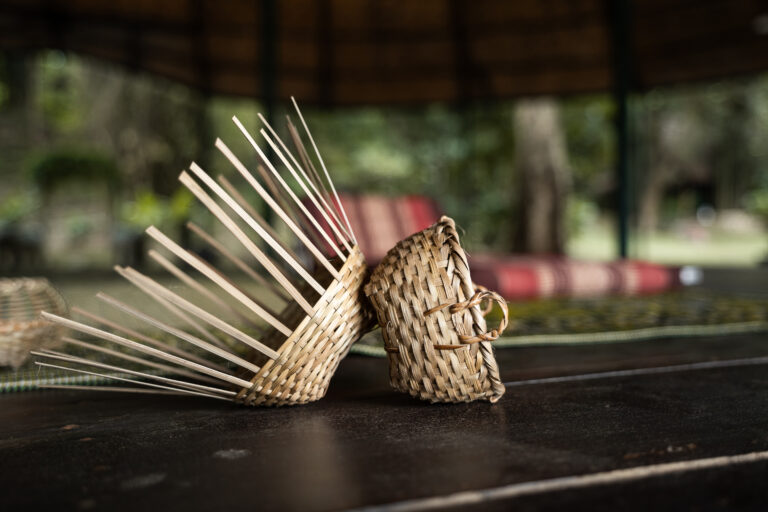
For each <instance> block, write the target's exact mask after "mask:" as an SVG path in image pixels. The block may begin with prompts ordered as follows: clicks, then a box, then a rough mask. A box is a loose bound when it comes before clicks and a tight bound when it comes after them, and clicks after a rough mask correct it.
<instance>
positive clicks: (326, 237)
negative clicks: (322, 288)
mask: <svg viewBox="0 0 768 512" xmlns="http://www.w3.org/2000/svg"><path fill="white" fill-rule="evenodd" d="M232 120H233V121H234V123H235V124H236V125H237V127H238V128H239V129H240V131H241V132H242V133H243V135H244V136H245V138H246V139H248V142H250V143H251V146H253V148H254V149H255V150H256V151H257V152H259V153H260V148H259V147H258V145H257V144H256V141H255V140H254V138H253V137H252V136H251V134H250V132H249V131H248V130H246V129H245V126H243V124H242V123H241V122H240V120H239V119H238V118H237V117H232ZM261 134H262V135H263V136H264V139H265V140H266V141H267V143H268V144H269V145H270V147H271V148H272V149H273V151H275V154H277V155H278V156H279V157H280V159H281V160H282V161H283V163H284V164H285V165H286V167H288V169H289V171H290V172H291V174H292V175H293V177H294V179H295V180H296V181H297V182H298V183H299V185H300V186H301V188H302V190H304V193H305V194H307V197H309V198H310V200H311V201H312V202H313V203H314V204H315V205H316V207H317V211H318V213H321V214H323V215H324V217H325V218H328V217H327V214H326V213H325V211H324V210H323V209H322V208H321V207H320V205H319V204H318V203H317V200H316V199H315V197H314V195H312V193H311V192H310V191H309V190H308V189H307V187H306V186H305V185H304V181H303V180H302V179H301V178H299V176H298V174H296V171H294V170H293V167H291V165H290V164H289V163H288V161H287V160H286V159H285V157H284V156H283V153H282V152H281V151H280V149H279V148H278V147H277V145H276V144H275V143H274V141H272V139H271V138H270V137H269V135H267V133H266V132H265V131H264V130H262V131H261ZM265 163H266V164H267V166H268V167H269V169H270V171H271V172H272V174H273V175H274V177H275V179H276V180H277V181H278V183H280V185H281V186H282V187H283V190H285V192H286V193H287V194H288V196H289V197H290V198H291V199H292V200H293V202H294V204H295V205H296V206H297V207H298V208H299V210H300V211H301V212H302V213H303V214H304V216H305V217H306V218H307V219H308V220H309V221H310V223H311V224H312V225H313V226H314V227H315V229H316V230H317V232H318V233H319V234H320V235H321V236H322V237H323V239H324V240H325V242H326V243H327V244H328V245H329V246H330V247H331V248H332V249H333V250H334V251H335V252H336V255H337V256H338V257H339V258H341V259H342V260H344V259H345V257H344V255H343V254H342V252H341V251H340V250H339V248H338V242H336V241H334V240H332V239H331V237H330V236H329V235H328V233H327V232H326V231H325V229H323V228H322V226H320V223H319V222H318V221H317V219H316V218H315V217H314V215H312V213H310V211H309V210H307V207H306V206H305V205H304V203H303V202H302V201H301V200H300V199H299V198H298V197H297V196H296V194H295V193H294V192H293V190H291V187H289V186H288V184H287V183H286V182H285V180H284V179H283V177H282V176H280V174H279V173H278V172H277V170H276V169H275V167H274V166H273V165H272V164H271V163H270V162H265ZM339 240H340V241H341V242H343V244H344V245H345V246H346V247H347V249H349V246H348V245H346V240H344V238H343V237H342V236H341V235H339ZM349 250H351V249H349Z"/></svg>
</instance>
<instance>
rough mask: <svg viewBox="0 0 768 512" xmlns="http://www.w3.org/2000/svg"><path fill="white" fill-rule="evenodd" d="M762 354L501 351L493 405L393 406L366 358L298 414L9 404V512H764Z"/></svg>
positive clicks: (767, 445)
mask: <svg viewBox="0 0 768 512" xmlns="http://www.w3.org/2000/svg"><path fill="white" fill-rule="evenodd" d="M766 338H768V335H766V334H753V335H741V336H731V337H714V338H697V339H671V340H669V339H668V340H656V341H643V342H633V343H621V344H603V345H582V346H573V347H562V346H561V347H538V348H517V349H505V350H500V351H498V359H499V364H500V367H501V368H502V377H503V378H504V380H505V382H507V383H508V389H507V394H506V395H505V396H504V398H503V399H502V400H501V401H500V402H499V403H498V404H496V405H489V404H487V403H472V404H461V405H429V404H426V403H422V402H420V401H417V400H414V399H411V398H409V397H408V396H405V395H401V394H397V393H395V392H394V391H392V390H391V389H390V388H389V385H388V382H387V361H386V360H384V359H374V358H366V357H362V356H351V357H349V358H347V359H346V360H345V361H343V362H342V364H341V366H340V368H339V371H338V373H337V375H336V377H335V378H334V380H333V382H332V385H331V388H330V391H329V393H328V396H327V397H326V398H325V399H323V400H321V401H319V402H317V403H314V404H310V405H306V406H299V407H286V408H271V409H270V408H266V409H265V408H246V407H240V406H235V405H232V404H229V403H224V402H218V401H215V400H206V399H201V398H194V397H190V398H187V397H169V396H168V397H165V396H143V395H129V394H116V393H105V392H96V391H45V392H43V391H41V392H29V393H24V394H10V395H4V396H0V460H1V461H2V464H0V482H2V490H3V492H1V493H0V509H2V510H13V509H17V508H25V509H29V508H33V507H34V508H35V509H39V508H42V507H57V508H63V509H67V510H88V509H109V510H145V509H149V510H168V509H171V510H175V509H184V510H186V511H191V510H339V509H354V508H360V507H382V508H383V509H384V510H445V509H454V508H455V509H464V508H472V509H474V508H480V509H483V510H488V509H491V510H494V509H499V510H507V509H509V508H511V507H515V508H516V509H519V510H532V509H536V510H550V509H551V510H559V509H562V508H564V507H567V508H569V509H590V510H593V509H595V508H601V509H617V508H620V509H624V510H627V509H628V510H641V509H642V510H646V509H648V508H650V507H654V508H659V509H675V510H680V509H683V510H686V509H696V510H702V509H703V510H708V509H721V508H730V507H738V508H756V509H763V510H764V509H765V508H766V507H768V486H766V485H765V482H766V479H768V458H766V457H768V456H766V450H768V371H767V370H768V357H766V356H768V343H767V342H768V339H766ZM704 362H706V364H703V365H702V364H700V363H704ZM670 367H671V368H670ZM657 368H665V369H664V370H657ZM633 370H637V371H633ZM600 372H613V373H607V374H600ZM585 375H586V376H585ZM745 454H746V455H745ZM726 456H737V457H735V458H727V457H726ZM615 470H618V471H615Z"/></svg>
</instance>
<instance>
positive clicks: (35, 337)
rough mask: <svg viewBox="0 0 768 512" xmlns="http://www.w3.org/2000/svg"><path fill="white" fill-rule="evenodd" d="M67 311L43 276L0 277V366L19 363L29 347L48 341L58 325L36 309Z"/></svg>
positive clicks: (58, 331)
mask: <svg viewBox="0 0 768 512" xmlns="http://www.w3.org/2000/svg"><path fill="white" fill-rule="evenodd" d="M42 310H47V311H53V312H55V313H57V314H59V315H63V314H66V313H67V304H66V302H64V299H63V298H62V296H61V295H60V294H59V292H57V291H56V289H55V288H54V287H53V286H51V283H49V282H48V280H47V279H44V278H31V277H25V278H18V279H0V366H4V365H10V366H14V367H18V366H20V365H21V364H22V363H23V362H24V360H25V359H26V358H27V356H28V355H29V351H30V350H34V349H36V348H39V347H40V346H42V345H43V344H48V345H51V344H53V343H55V341H56V340H57V338H59V337H60V336H61V333H62V330H63V329H62V328H61V327H60V326H57V325H55V324H52V323H51V322H47V321H45V320H42V319H41V318H40V311H42Z"/></svg>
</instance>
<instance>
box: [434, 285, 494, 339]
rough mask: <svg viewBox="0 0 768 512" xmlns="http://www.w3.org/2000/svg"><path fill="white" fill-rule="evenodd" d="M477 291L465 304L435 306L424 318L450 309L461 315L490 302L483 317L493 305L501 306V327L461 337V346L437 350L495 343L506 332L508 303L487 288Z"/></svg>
mask: <svg viewBox="0 0 768 512" xmlns="http://www.w3.org/2000/svg"><path fill="white" fill-rule="evenodd" d="M476 289H477V291H476V292H475V294H474V295H472V297H470V298H469V299H468V300H465V301H463V302H456V303H454V304H439V305H437V306H435V307H434V308H431V309H429V310H427V311H426V312H425V313H424V316H429V315H431V314H434V313H437V312H438V311H442V310H443V309H445V308H448V311H449V312H450V313H451V314H456V313H460V312H462V311H465V310H467V309H470V308H473V307H475V306H479V305H481V304H482V303H483V302H484V301H488V303H487V305H486V306H485V307H484V308H482V311H483V316H485V315H487V314H488V313H489V312H490V311H491V310H492V309H493V303H494V302H495V303H496V304H498V305H499V307H500V308H501V312H502V315H503V316H502V318H501V322H499V326H498V327H497V328H495V329H491V330H490V331H488V332H484V333H479V334H476V335H475V336H465V335H463V334H460V335H459V340H461V344H460V345H434V347H435V348H436V349H437V350H456V349H459V348H461V347H463V346H465V345H470V344H472V343H479V342H481V341H495V340H496V339H498V337H499V336H500V335H501V333H503V332H504V329H506V327H507V324H508V323H509V309H508V308H507V302H506V301H505V300H504V298H502V296H501V295H499V294H498V293H496V292H492V291H490V290H488V289H486V288H485V287H481V286H477V287H476Z"/></svg>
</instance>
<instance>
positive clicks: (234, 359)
mask: <svg viewBox="0 0 768 512" xmlns="http://www.w3.org/2000/svg"><path fill="white" fill-rule="evenodd" d="M96 297H97V298H98V299H100V300H103V301H104V302H106V303H107V304H109V305H111V306H113V307H116V308H117V309H119V310H121V311H123V312H125V313H127V314H129V315H131V316H132V317H134V318H138V319H139V320H141V321H143V322H146V323H148V324H149V325H152V326H154V327H157V328H158V329H160V330H161V331H164V332H167V333H168V334H172V335H173V336H176V337H177V338H179V339H182V340H184V341H186V342H188V343H191V344H193V345H195V346H196V347H199V348H202V349H203V350H205V351H207V352H210V353H211V354H214V355H217V356H219V357H221V358H222V359H225V360H227V361H229V362H230V363H234V364H236V365H238V366H240V367H242V368H245V369H247V370H250V371H252V372H253V373H258V371H259V369H260V368H259V367H258V366H256V365H255V364H253V363H250V362H248V361H246V360H245V359H243V358H242V357H238V356H236V355H235V354H233V353H232V352H229V351H228V350H225V349H222V348H220V347H217V346H215V345H211V344H210V343H206V342H205V341H203V340H201V339H200V338H197V337H195V336H192V335H191V334H189V333H187V332H185V331H182V330H181V329H176V328H175V327H171V326H170V325H168V324H166V323H163V322H161V321H160V320H158V319H156V318H154V317H152V316H150V315H147V314H145V313H142V312H141V311H139V310H137V309H134V308H132V307H130V306H129V305H127V304H125V303H124V302H121V301H119V300H117V299H115V298H113V297H110V296H109V295H107V294H105V293H98V294H97V295H96Z"/></svg>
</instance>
